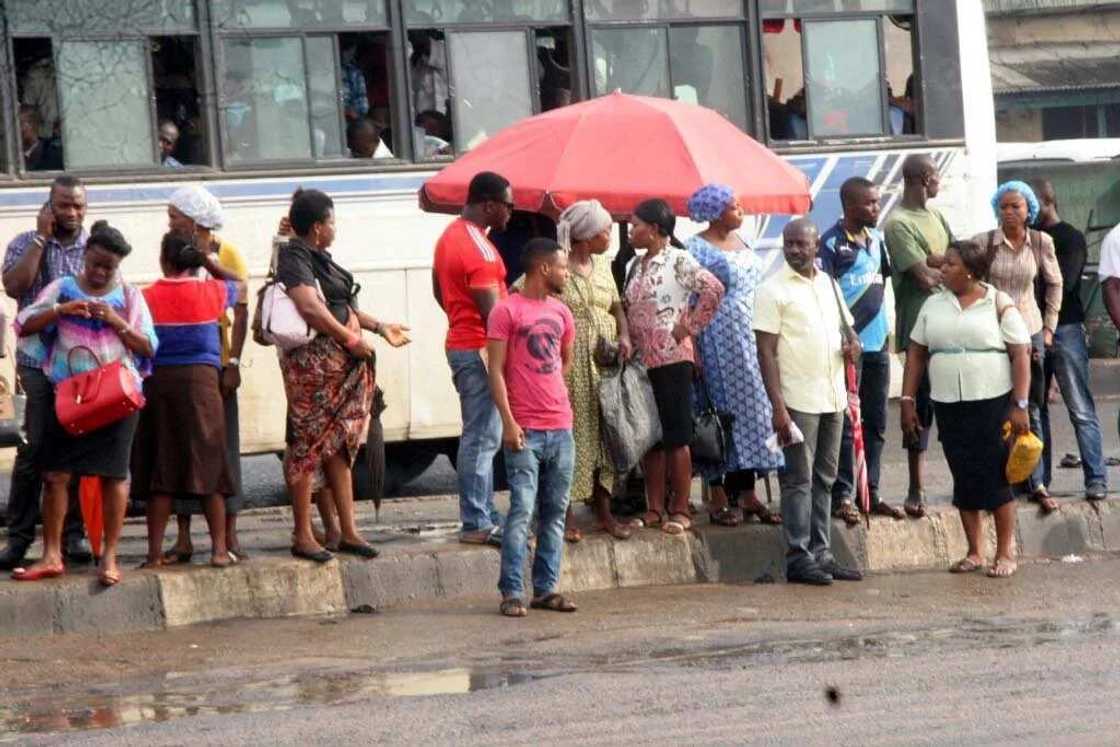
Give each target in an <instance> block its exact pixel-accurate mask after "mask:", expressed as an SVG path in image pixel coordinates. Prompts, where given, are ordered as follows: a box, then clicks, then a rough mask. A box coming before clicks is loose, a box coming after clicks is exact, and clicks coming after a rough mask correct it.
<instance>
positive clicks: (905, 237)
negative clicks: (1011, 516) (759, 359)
mask: <svg viewBox="0 0 1120 747" xmlns="http://www.w3.org/2000/svg"><path fill="white" fill-rule="evenodd" d="M902 178H903V183H904V184H905V189H904V191H903V193H902V202H901V203H900V204H899V205H898V207H896V208H895V209H894V210H893V211H891V214H890V217H889V218H888V219H887V223H886V226H885V227H884V231H883V232H884V234H885V236H886V241H887V254H889V255H890V259H891V269H892V273H891V278H892V283H893V285H894V297H895V318H896V320H897V328H896V332H895V337H896V338H897V340H898V347H899V349H900V350H905V349H906V347H907V346H908V345H909V344H910V330H911V328H912V327H913V326H914V322H915V321H916V320H917V318H918V312H919V311H920V310H921V308H922V304H923V303H925V300H926V299H927V298H929V296H930V294H931V293H933V292H934V291H935V290H936V289H937V287H938V286H939V285H941V270H940V268H941V263H942V261H943V259H944V256H945V250H946V249H947V248H948V247H949V242H950V241H952V239H953V235H952V232H951V231H950V230H949V223H948V221H946V220H945V216H943V215H942V214H941V213H940V212H939V211H938V210H937V209H936V208H932V207H928V206H927V204H926V203H927V202H928V201H929V200H930V199H932V198H934V197H936V196H937V192H938V189H939V188H940V186H941V175H940V174H939V173H938V171H937V164H935V163H934V162H933V159H932V158H930V157H929V156H928V155H925V154H914V155H911V156H908V157H907V158H906V161H905V162H903V164H902ZM917 406H918V420H919V424H920V425H921V428H920V430H919V436H918V438H917V439H914V440H908V441H906V442H905V443H904V445H905V446H906V449H907V451H908V456H909V467H910V489H909V491H908V493H907V496H906V513H907V514H909V515H910V516H912V517H914V518H919V517H921V516H924V515H925V512H926V508H925V494H924V492H923V489H922V482H923V480H922V471H923V468H924V461H925V459H924V454H925V451H926V449H927V448H929V427H930V425H931V424H932V423H933V403H932V402H931V401H930V398H929V377H928V376H926V377H924V378H923V379H922V382H921V386H920V388H919V390H918V401H917Z"/></svg>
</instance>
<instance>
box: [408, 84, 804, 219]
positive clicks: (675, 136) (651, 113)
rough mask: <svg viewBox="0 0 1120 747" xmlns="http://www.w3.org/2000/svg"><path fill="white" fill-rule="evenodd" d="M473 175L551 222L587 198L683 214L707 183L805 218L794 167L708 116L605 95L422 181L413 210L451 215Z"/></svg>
mask: <svg viewBox="0 0 1120 747" xmlns="http://www.w3.org/2000/svg"><path fill="white" fill-rule="evenodd" d="M479 171H496V172H498V173H499V174H501V175H502V176H504V177H506V178H507V179H509V181H510V183H511V184H512V185H513V201H514V204H515V205H516V206H517V208H518V209H520V210H527V211H530V212H539V213H547V214H552V215H556V214H558V213H559V212H560V211H562V210H563V209H564V208H566V207H568V206H569V205H571V204H572V203H573V202H577V201H579V200H583V199H590V198H595V199H598V200H599V201H600V202H602V203H603V206H604V207H606V208H607V210H609V211H610V212H611V213H612V214H613V215H615V216H616V217H619V218H625V217H626V216H628V215H629V214H630V211H631V210H633V208H634V206H635V205H637V204H638V203H639V202H641V201H642V200H645V199H648V198H650V197H661V198H663V199H665V200H667V201H668V203H669V204H670V205H671V206H672V208H673V211H674V212H676V213H677V214H678V215H687V214H688V211H687V209H686V203H687V202H688V198H689V197H690V196H691V195H692V193H693V192H695V191H696V190H697V189H698V188H700V187H702V186H703V185H705V184H711V183H720V184H727V185H729V186H730V187H732V188H733V189H734V190H735V192H736V194H737V195H738V196H739V201H740V203H741V204H742V206H743V209H744V210H745V211H747V212H748V213H783V214H788V215H799V214H802V213H806V212H808V210H809V207H810V203H811V197H810V194H809V182H808V180H807V179H806V178H805V175H804V174H802V173H801V171H799V170H798V169H796V168H795V167H793V166H791V165H790V164H788V163H786V162H785V161H784V160H783V159H781V158H779V157H778V156H777V155H775V154H774V153H773V152H771V151H770V150H769V149H767V148H766V147H765V146H764V145H762V144H760V143H759V142H757V141H756V140H754V139H753V138H751V137H750V136H749V135H746V134H745V133H743V131H742V130H740V129H739V128H738V127H736V126H735V125H733V124H732V123H731V122H729V121H728V120H727V119H725V118H724V117H723V115H721V114H719V113H718V112H715V111H713V110H711V109H706V108H704V107H701V106H695V105H693V104H686V103H684V102H681V101H672V100H670V99H660V98H649V97H646V96H630V95H628V94H623V93H613V94H611V95H609V96H602V97H600V98H596V99H591V100H590V101H584V102H582V103H578V104H573V105H571V106H566V107H563V108H560V109H554V110H552V111H550V112H546V113H544V114H538V115H537V116H535V117H529V118H528V119H524V120H521V121H520V122H517V123H516V124H513V125H511V126H510V127H507V128H506V129H504V130H502V131H501V132H499V133H497V134H496V135H494V137H492V138H490V139H489V140H487V141H486V142H484V143H482V144H481V145H479V146H478V147H477V148H475V149H474V150H472V151H471V152H470V153H467V154H466V155H464V156H462V157H461V158H459V159H458V160H457V161H455V163H453V164H451V165H449V166H448V167H447V168H445V169H443V170H442V171H441V172H440V173H438V174H437V175H436V176H434V177H432V178H431V179H429V180H428V181H427V182H425V184H424V186H423V187H421V189H420V206H421V207H422V208H423V209H424V210H428V211H430V212H444V213H455V212H458V211H459V210H460V209H461V208H462V206H463V204H464V203H465V202H466V198H467V185H468V184H469V183H470V180H471V178H472V177H474V175H475V174H477V173H478V172H479Z"/></svg>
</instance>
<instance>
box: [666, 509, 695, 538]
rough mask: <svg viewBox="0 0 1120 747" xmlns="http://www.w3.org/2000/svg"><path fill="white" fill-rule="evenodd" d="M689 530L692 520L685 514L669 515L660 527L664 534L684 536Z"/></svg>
mask: <svg viewBox="0 0 1120 747" xmlns="http://www.w3.org/2000/svg"><path fill="white" fill-rule="evenodd" d="M689 529H692V519H690V518H688V516H686V515H685V514H671V515H670V516H669V520H668V521H666V522H665V523H663V524H662V525H661V531H663V532H665V534H672V535H676V534H684V533H685V532H686V531H688V530H689Z"/></svg>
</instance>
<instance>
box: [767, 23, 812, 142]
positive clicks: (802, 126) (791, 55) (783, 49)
mask: <svg viewBox="0 0 1120 747" xmlns="http://www.w3.org/2000/svg"><path fill="white" fill-rule="evenodd" d="M762 30H763V35H762V53H763V61H764V68H765V71H766V104H767V105H766V112H767V119H768V120H769V129H770V139H771V140H807V139H808V138H809V120H808V118H807V117H806V114H805V76H804V73H803V72H802V66H801V22H800V21H797V20H796V19H787V18H777V19H772V20H771V19H767V20H765V21H764V22H763V28H762Z"/></svg>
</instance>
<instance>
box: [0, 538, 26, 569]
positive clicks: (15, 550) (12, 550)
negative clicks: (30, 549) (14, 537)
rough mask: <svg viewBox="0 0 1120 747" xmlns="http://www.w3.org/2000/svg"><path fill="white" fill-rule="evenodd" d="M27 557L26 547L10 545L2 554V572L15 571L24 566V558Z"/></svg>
mask: <svg viewBox="0 0 1120 747" xmlns="http://www.w3.org/2000/svg"><path fill="white" fill-rule="evenodd" d="M26 555H27V546H26V545H17V544H14V543H8V546H7V547H5V548H4V550H3V551H2V552H0V571H13V570H15V569H16V568H19V567H20V566H21V565H23V558H24V556H26Z"/></svg>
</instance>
